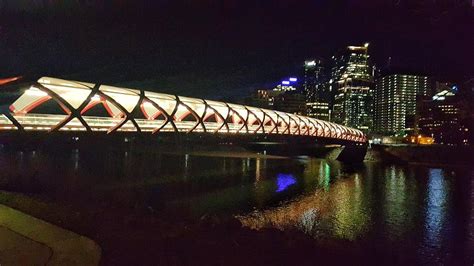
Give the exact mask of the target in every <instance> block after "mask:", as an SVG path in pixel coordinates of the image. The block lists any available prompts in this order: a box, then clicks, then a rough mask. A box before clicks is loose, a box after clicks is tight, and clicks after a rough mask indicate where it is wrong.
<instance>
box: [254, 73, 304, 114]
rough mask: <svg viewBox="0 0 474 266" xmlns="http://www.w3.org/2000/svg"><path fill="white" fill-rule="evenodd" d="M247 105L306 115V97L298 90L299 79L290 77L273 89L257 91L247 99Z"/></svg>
mask: <svg viewBox="0 0 474 266" xmlns="http://www.w3.org/2000/svg"><path fill="white" fill-rule="evenodd" d="M246 104H249V105H252V106H257V107H262V108H269V109H273V110H278V111H282V112H288V113H294V114H300V115H305V114H306V109H305V97H304V95H303V94H302V93H301V91H300V90H298V79H297V78H295V77H290V78H288V79H285V80H283V81H281V82H280V83H278V85H276V86H275V87H274V88H273V89H271V90H270V89H260V90H256V91H255V92H254V93H253V95H252V96H251V97H249V98H247V101H246Z"/></svg>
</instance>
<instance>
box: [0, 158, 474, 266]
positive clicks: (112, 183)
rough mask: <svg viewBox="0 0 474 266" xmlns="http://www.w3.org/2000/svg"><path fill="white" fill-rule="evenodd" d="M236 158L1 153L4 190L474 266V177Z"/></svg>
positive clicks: (415, 168)
mask: <svg viewBox="0 0 474 266" xmlns="http://www.w3.org/2000/svg"><path fill="white" fill-rule="evenodd" d="M233 157H234V156H229V157H226V156H222V157H209V156H207V157H203V156H195V155H191V154H183V155H169V154H160V153H159V154H141V153H133V152H104V153H97V152H83V151H80V150H73V151H71V152H69V153H65V154H64V153H46V152H40V151H30V152H5V151H0V167H1V169H2V171H1V172H0V189H5V190H13V191H19V192H27V193H33V194H39V195H42V196H48V197H50V198H52V199H53V200H61V201H63V200H66V201H73V202H76V203H77V204H91V203H92V205H87V207H89V206H92V207H93V206H94V204H95V203H96V202H101V204H103V205H105V206H120V207H132V208H137V207H142V208H145V209H146V208H150V209H153V210H155V211H156V213H158V214H160V215H161V214H165V215H163V217H176V219H179V217H193V218H199V217H201V216H202V215H205V214H219V215H234V214H237V215H238V217H239V219H240V220H241V221H242V223H243V224H244V225H245V226H248V227H251V228H254V229H260V228H265V227H274V228H279V229H281V230H287V229H296V230H301V231H303V232H305V233H306V234H308V235H310V236H312V237H314V238H316V239H320V238H323V239H326V238H329V239H339V240H350V241H369V242H376V243H381V245H382V246H384V245H385V246H387V249H400V250H403V251H404V252H405V251H406V252H408V253H410V252H412V253H419V254H420V255H421V256H423V257H426V260H427V261H437V262H439V263H443V261H444V260H445V258H446V257H449V256H457V257H461V258H465V260H474V258H473V256H474V178H473V177H472V175H473V172H472V170H469V169H450V170H447V169H439V168H429V167H423V166H396V165H385V164H381V163H367V164H365V165H362V166H357V167H354V166H347V165H342V164H340V163H339V162H334V161H326V160H321V159H314V158H309V157H299V158H296V159H284V160H282V159H279V160H274V159H265V158H247V157H244V158H233ZM169 214H172V215H169ZM447 254H448V255H447ZM449 254H450V255H449ZM453 254H454V255H453ZM465 260H463V261H465Z"/></svg>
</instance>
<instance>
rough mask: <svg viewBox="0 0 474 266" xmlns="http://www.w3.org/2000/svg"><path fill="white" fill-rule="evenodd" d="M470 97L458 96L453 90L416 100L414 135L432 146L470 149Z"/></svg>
mask: <svg viewBox="0 0 474 266" xmlns="http://www.w3.org/2000/svg"><path fill="white" fill-rule="evenodd" d="M471 102H472V94H465V95H460V94H459V93H458V88H457V86H453V87H452V88H451V89H448V90H443V91H441V92H439V93H437V94H435V95H434V96H433V97H429V96H425V97H421V98H419V100H418V106H417V109H418V110H417V113H418V115H417V116H418V119H417V126H418V133H420V134H423V135H426V136H430V137H433V138H434V139H435V142H436V143H439V144H451V145H470V144H472V141H473V133H472V130H473V129H472V126H473V124H472V121H473V119H472V115H471V114H472V110H471V108H470V106H471Z"/></svg>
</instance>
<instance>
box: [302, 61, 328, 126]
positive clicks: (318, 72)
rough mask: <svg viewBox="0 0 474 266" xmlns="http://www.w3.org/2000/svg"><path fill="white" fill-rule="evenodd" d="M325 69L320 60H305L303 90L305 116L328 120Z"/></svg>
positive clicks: (326, 75)
mask: <svg viewBox="0 0 474 266" xmlns="http://www.w3.org/2000/svg"><path fill="white" fill-rule="evenodd" d="M326 70H327V68H326V67H325V66H324V64H323V61H322V60H306V61H305V63H304V84H303V89H304V93H305V99H306V115H308V116H310V117H314V118H317V119H322V120H329V119H330V113H331V110H330V109H329V104H330V101H331V98H330V96H331V95H330V94H329V86H328V81H329V80H328V74H327V73H326V72H327V71H326Z"/></svg>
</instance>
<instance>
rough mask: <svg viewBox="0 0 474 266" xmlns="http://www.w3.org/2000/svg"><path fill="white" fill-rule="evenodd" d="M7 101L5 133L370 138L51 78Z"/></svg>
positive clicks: (308, 122) (0, 122)
mask: <svg viewBox="0 0 474 266" xmlns="http://www.w3.org/2000/svg"><path fill="white" fill-rule="evenodd" d="M7 104H9V106H8V108H4V110H3V111H2V114H1V115H0V130H1V131H8V130H9V131H13V130H20V131H46V132H54V131H89V132H92V131H99V132H100V131H103V132H107V133H114V132H118V131H125V132H149V133H151V134H155V133H160V132H186V133H217V134H267V135H270V134H277V135H295V136H312V137H317V138H328V139H337V140H343V141H350V142H365V141H366V137H365V135H364V134H363V133H362V132H361V131H359V130H356V129H353V128H349V127H345V126H341V125H338V124H335V123H330V122H326V121H322V120H318V119H314V118H309V117H305V116H301V115H295V114H289V113H285V112H279V111H274V110H268V109H262V108H256V107H250V106H244V105H238V104H232V103H224V102H218V101H211V100H204V99H196V98H189V97H182V96H176V95H170V94H163V93H156V92H150V91H143V90H134V89H128V88H117V87H112V86H107V85H100V84H92V83H86V82H79V81H69V80H62V79H56V78H50V77H42V78H40V79H39V80H38V81H37V82H35V83H34V84H32V85H31V86H30V87H28V88H26V89H25V90H24V91H22V92H21V94H20V95H19V97H17V98H15V99H13V102H10V103H7Z"/></svg>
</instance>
